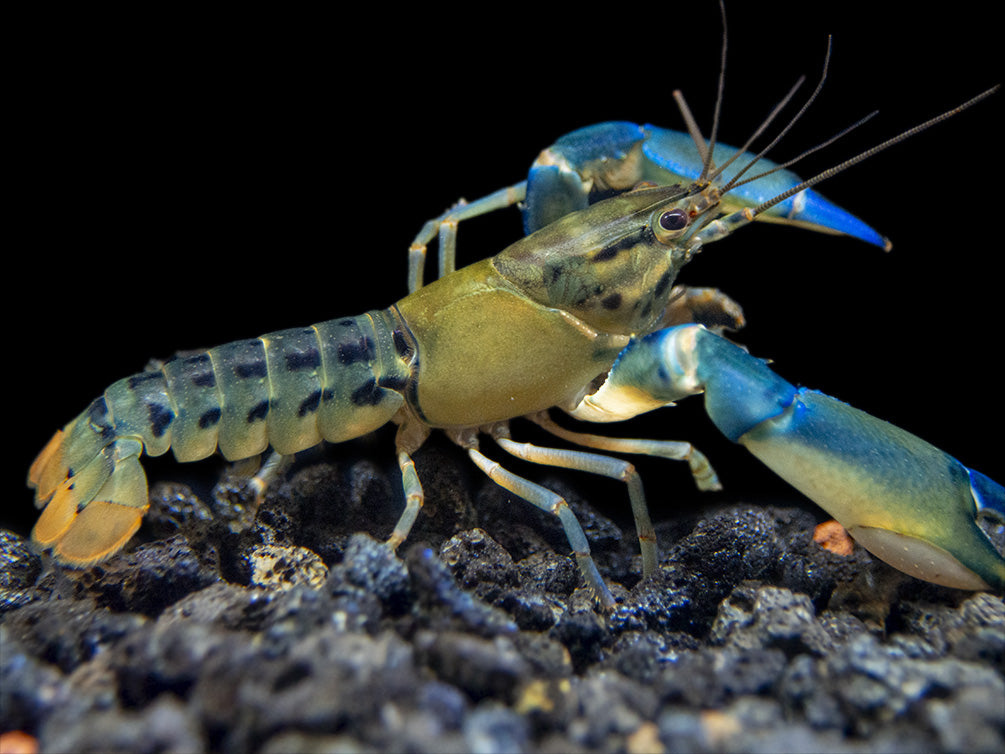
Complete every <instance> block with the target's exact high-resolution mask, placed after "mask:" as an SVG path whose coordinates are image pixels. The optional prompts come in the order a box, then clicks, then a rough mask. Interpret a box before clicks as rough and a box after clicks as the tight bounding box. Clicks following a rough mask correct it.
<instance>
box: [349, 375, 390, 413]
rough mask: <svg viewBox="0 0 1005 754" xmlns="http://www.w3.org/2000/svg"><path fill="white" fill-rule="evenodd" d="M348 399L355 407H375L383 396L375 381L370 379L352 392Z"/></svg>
mask: <svg viewBox="0 0 1005 754" xmlns="http://www.w3.org/2000/svg"><path fill="white" fill-rule="evenodd" d="M349 399H350V400H351V401H352V402H353V404H354V405H356V406H376V405H377V404H378V403H380V402H381V401H382V400H383V399H384V394H383V392H381V389H380V388H379V387H377V381H376V380H375V379H373V377H371V378H370V379H368V380H367V381H366V382H364V383H363V384H362V385H360V386H359V387H358V388H356V389H355V390H353V391H352V395H351V396H349Z"/></svg>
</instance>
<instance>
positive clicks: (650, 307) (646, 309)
mask: <svg viewBox="0 0 1005 754" xmlns="http://www.w3.org/2000/svg"><path fill="white" fill-rule="evenodd" d="M652 311H653V302H652V299H646V305H645V306H643V307H642V316H643V317H648V316H649V315H650V314H651V313H652Z"/></svg>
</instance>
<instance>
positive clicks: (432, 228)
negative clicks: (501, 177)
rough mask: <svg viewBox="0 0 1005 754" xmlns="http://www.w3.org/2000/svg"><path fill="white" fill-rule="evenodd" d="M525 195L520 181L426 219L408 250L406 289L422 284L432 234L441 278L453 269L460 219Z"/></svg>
mask: <svg viewBox="0 0 1005 754" xmlns="http://www.w3.org/2000/svg"><path fill="white" fill-rule="evenodd" d="M526 194H527V182H526V181H521V182H520V183H516V184H514V185H512V186H508V187H507V188H504V189H500V190H499V191H496V192H494V193H492V194H489V195H488V196H483V197H482V198H481V199H478V200H476V201H473V202H465V201H464V200H463V199H462V200H461V201H459V202H458V203H457V204H456V205H455V206H453V207H451V208H450V209H448V210H447V211H446V212H444V213H443V214H442V215H440V216H439V217H434V218H433V219H432V220H429V221H428V222H427V223H426V224H425V225H423V226H422V230H420V231H419V234H418V235H417V236H416V237H415V240H414V241H412V245H411V246H410V247H409V249H408V292H409V293H414V292H415V291H417V290H418V289H419V288H421V287H422V270H423V267H425V264H426V246H427V245H428V244H429V242H430V241H432V240H433V236H436V235H439V247H440V252H439V255H440V263H439V276H440V277H443V276H444V275H449V274H450V273H451V272H453V271H454V258H455V252H456V248H457V223H459V222H460V221H461V220H467V219H469V218H472V217H477V216H478V215H484V214H487V213H489V212H494V211H495V210H497V209H503V208H504V207H511V206H512V205H514V204H516V203H517V202H522V201H523V199H524V197H525V196H526Z"/></svg>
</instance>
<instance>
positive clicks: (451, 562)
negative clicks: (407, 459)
mask: <svg viewBox="0 0 1005 754" xmlns="http://www.w3.org/2000/svg"><path fill="white" fill-rule="evenodd" d="M354 453H355V454H356V455H355V456H354V455H353V454H354ZM308 456H309V457H303V458H300V459H298V460H297V461H296V463H295V464H294V465H293V466H292V467H291V468H290V470H289V471H288V472H287V473H285V474H283V475H280V478H277V479H276V481H275V482H274V483H273V485H272V486H270V488H269V490H268V492H267V494H266V496H265V499H264V501H263V502H262V504H261V507H259V508H258V509H257V511H256V510H255V506H254V502H255V501H254V495H253V491H252V490H251V489H250V487H249V485H248V484H247V480H246V478H245V479H241V478H238V477H232V478H230V479H228V480H226V481H225V482H224V483H223V484H221V485H219V486H218V487H217V488H216V494H215V496H214V497H212V498H211V499H209V502H208V503H206V502H203V501H202V500H201V499H200V498H199V497H198V496H197V495H196V493H194V492H193V490H198V489H205V490H209V489H211V488H212V481H208V480H205V481H204V482H203V483H202V484H201V486H200V484H197V483H195V482H193V484H192V486H191V487H189V486H184V485H180V484H172V485H160V486H155V487H154V494H153V495H152V510H151V514H150V516H149V517H148V519H149V520H148V522H147V523H146V524H145V525H144V526H143V527H142V529H141V531H140V533H139V535H138V536H137V541H136V544H135V545H131V546H130V547H129V548H126V551H125V552H124V553H120V554H118V555H117V556H115V557H113V558H111V559H109V560H108V561H107V562H105V563H102V564H100V565H98V566H97V567H93V568H90V569H84V570H79V571H74V570H70V569H63V568H60V567H57V566H55V565H53V564H52V563H51V561H50V559H49V558H48V557H46V556H44V555H43V556H41V557H39V556H38V555H37V554H36V553H35V552H34V551H33V550H32V548H31V546H30V545H28V543H26V542H25V541H24V540H23V539H21V538H20V537H17V536H16V535H10V536H0V556H2V557H3V568H2V569H0V733H5V732H8V731H22V732H24V733H26V734H28V735H31V736H35V737H36V738H37V739H38V740H39V742H40V745H41V747H42V750H44V751H83V752H88V751H91V752H97V751H113V752H114V751H123V752H126V751H128V752H134V751H136V752H146V751H149V752H176V751H177V752H190V751H191V752H200V751H213V752H221V754H281V753H285V752H348V751H352V752H357V751H359V752H386V751H408V752H445V753H448V752H458V753H460V752H468V751H480V752H510V751H525V752H530V753H531V754H558V753H559V752H562V753H564V752H589V753H591V754H592V753H594V752H597V753H599V752H608V751H625V752H632V753H635V752H638V753H641V752H671V751H694V752H715V753H716V754H718V753H719V752H741V751H742V752H775V751H800V752H801V751H828V752H839V753H840V752H849V753H851V754H864V753H865V752H906V751H912V752H914V751H917V752H937V753H941V752H957V751H967V752H971V751H973V752H996V753H997V752H1000V751H1003V750H1005V668H1003V666H1005V604H1003V602H1002V597H1001V595H996V594H991V593H968V592H960V591H956V590H951V589H946V588H943V587H937V586H934V585H928V584H923V583H922V582H918V581H916V580H913V579H910V578H908V577H906V576H903V575H900V574H899V573H897V572H895V571H893V570H892V569H890V568H889V567H887V566H886V565H885V564H883V563H881V562H880V561H878V560H876V559H874V558H872V557H871V556H869V555H868V554H867V553H866V552H865V551H864V550H862V549H861V548H858V547H856V548H854V549H853V551H852V553H851V554H850V555H839V554H835V553H833V552H830V551H828V550H826V549H824V548H822V547H820V546H819V545H817V544H816V543H815V542H814V541H813V530H814V526H815V525H816V523H817V522H818V521H819V520H820V518H821V516H820V515H819V513H818V512H816V511H814V510H810V509H803V508H799V507H784V506H772V507H758V506H753V505H744V504H730V505H725V506H724V505H719V506H711V505H710V506H709V507H708V508H707V509H705V510H699V511H698V512H696V513H689V514H688V515H687V516H686V517H674V518H670V519H667V520H665V521H658V522H657V524H656V527H657V532H658V535H659V539H660V550H659V552H660V559H659V564H658V567H657V568H656V572H655V573H653V574H651V575H650V576H649V577H647V578H642V575H641V573H640V558H639V554H638V553H639V546H638V538H637V535H636V532H635V531H634V524H633V522H632V521H631V518H630V517H629V516H628V515H626V516H625V517H624V520H622V523H621V524H620V525H619V523H617V522H615V521H614V520H612V519H610V518H608V517H607V516H606V515H605V514H604V513H601V512H600V511H612V510H615V509H618V510H621V509H624V491H623V489H621V488H620V487H618V485H616V484H615V483H613V482H611V483H610V487H611V489H612V490H613V491H614V493H615V494H617V500H613V501H607V500H604V499H598V500H596V501H593V500H589V499H587V498H586V497H584V495H583V492H582V490H583V489H586V488H587V485H584V484H580V485H579V486H578V487H573V486H572V485H571V484H567V483H566V482H565V481H564V480H565V479H566V477H565V476H564V475H562V474H559V473H557V472H551V471H549V472H546V473H544V474H542V475H541V476H542V477H546V479H545V480H544V481H545V483H546V484H549V485H554V486H555V487H556V489H558V491H559V493H560V494H561V495H562V496H564V497H565V498H566V499H567V500H568V502H569V504H570V506H571V508H572V509H573V510H574V511H575V513H576V515H577V517H578V518H579V520H580V521H581V522H582V524H583V528H584V531H585V532H586V534H587V537H588V539H589V541H590V547H591V551H592V552H593V554H594V555H595V559H596V562H597V565H598V567H599V569H600V572H601V575H602V576H603V578H604V579H605V581H606V582H607V584H608V586H609V587H610V589H611V592H612V594H613V596H614V598H615V600H616V605H615V606H614V608H613V609H612V610H610V611H604V610H601V609H600V608H599V607H598V605H597V601H596V599H595V595H593V594H592V593H591V592H590V590H588V589H587V588H586V587H585V584H584V580H583V576H582V573H581V572H580V569H579V567H578V566H577V564H576V561H575V558H574V557H572V555H571V553H570V547H569V543H568V539H567V537H566V533H565V531H564V529H563V528H562V526H561V523H560V522H559V521H558V520H557V518H556V517H555V516H554V515H551V514H549V513H546V512H544V511H541V510H539V509H537V508H535V507H534V506H532V505H529V504H528V503H526V502H524V501H522V500H519V499H517V498H515V497H514V496H513V495H512V494H511V493H508V492H506V491H505V490H503V489H502V488H500V487H498V486H497V485H495V484H493V483H492V482H491V481H489V480H486V479H484V478H483V477H482V476H481V475H480V474H479V473H478V472H477V471H473V470H472V469H471V467H470V466H469V465H468V464H467V462H466V459H465V455H464V453H463V452H462V451H458V450H457V449H456V448H454V447H452V446H450V445H448V444H446V443H444V442H440V443H436V442H433V443H431V444H430V445H429V446H428V447H425V448H423V449H422V450H421V451H420V452H419V453H417V454H416V465H417V468H418V471H419V475H420V478H421V479H422V481H423V484H424V487H425V491H426V494H427V500H426V505H425V506H424V507H423V509H422V510H421V511H420V513H419V516H418V518H417V520H416V523H415V526H414V528H413V531H412V536H411V537H410V538H409V539H408V541H406V542H405V543H403V544H402V545H401V547H400V548H399V549H398V551H397V552H395V551H394V550H392V549H391V548H390V547H389V546H388V544H387V537H388V536H389V535H390V533H391V531H392V530H393V528H394V526H395V523H396V521H397V520H398V517H399V516H400V515H401V512H402V510H403V506H404V496H403V495H402V491H401V486H400V478H399V474H398V469H397V465H396V464H395V463H394V458H393V455H390V454H388V455H387V456H386V457H385V456H380V455H379V454H378V453H377V451H376V450H372V449H371V448H369V447H368V446H366V444H365V443H364V442H361V443H359V444H353V443H349V444H347V445H346V446H343V447H342V448H340V449H334V450H333V451H331V453H327V452H316V453H312V454H308ZM325 456H329V458H328V459H327V460H326V458H325ZM194 466H195V465H193V467H194ZM552 474H554V475H555V476H550V475H552ZM532 478H534V480H535V481H541V479H540V478H539V477H532ZM604 484H605V485H606V484H607V483H606V482H605V483H604ZM601 487H602V485H597V493H596V494H598V495H600V496H601V497H602V496H603V492H602V490H601ZM472 500H474V501H475V502H474V504H473V505H472V503H471V501H472ZM594 502H596V504H597V507H596V508H594V505H593V503H594ZM654 513H656V511H654Z"/></svg>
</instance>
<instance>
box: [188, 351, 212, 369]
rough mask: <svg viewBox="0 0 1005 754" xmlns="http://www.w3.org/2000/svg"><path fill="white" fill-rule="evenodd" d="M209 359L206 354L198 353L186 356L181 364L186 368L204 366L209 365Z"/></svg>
mask: <svg viewBox="0 0 1005 754" xmlns="http://www.w3.org/2000/svg"><path fill="white" fill-rule="evenodd" d="M210 361H211V359H210V358H209V354H208V353H200V354H198V355H196V356H188V357H186V358H185V360H184V361H182V364H183V365H184V366H187V367H199V366H203V365H204V364H209V363H210Z"/></svg>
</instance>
